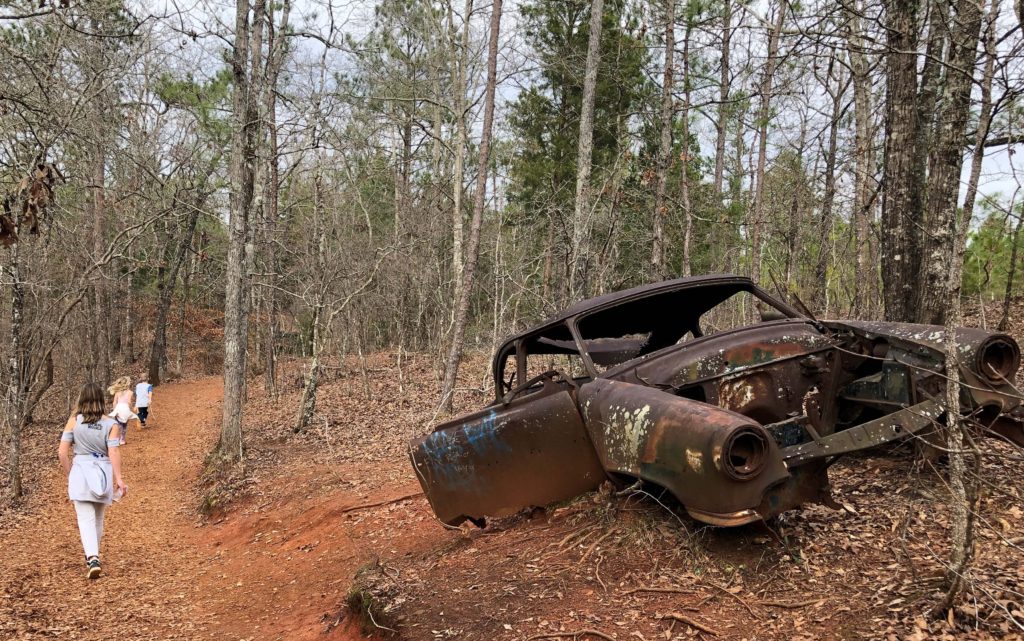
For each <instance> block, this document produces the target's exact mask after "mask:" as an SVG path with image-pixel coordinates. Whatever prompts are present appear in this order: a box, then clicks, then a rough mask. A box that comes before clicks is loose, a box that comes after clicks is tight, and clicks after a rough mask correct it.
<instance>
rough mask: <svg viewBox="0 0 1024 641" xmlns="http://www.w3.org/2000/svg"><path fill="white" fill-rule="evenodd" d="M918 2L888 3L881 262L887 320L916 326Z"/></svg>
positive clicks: (890, 1) (892, 1)
mask: <svg viewBox="0 0 1024 641" xmlns="http://www.w3.org/2000/svg"><path fill="white" fill-rule="evenodd" d="M919 5H920V0H886V33H887V36H886V44H887V46H888V49H889V51H888V53H887V54H886V61H887V65H888V70H887V73H886V119H885V122H886V125H885V169H884V178H883V180H884V184H885V191H884V192H883V194H882V229H884V230H885V233H883V234H882V235H881V239H882V243H881V251H882V256H881V261H882V265H881V267H882V283H883V298H884V302H885V317H886V319H887V320H890V321H901V322H906V321H911V320H913V316H914V314H913V304H912V301H913V293H914V284H915V276H916V274H915V273H914V259H913V256H911V253H912V252H913V251H914V243H913V236H912V235H913V234H914V221H913V220H911V219H910V212H913V211H914V210H915V208H916V207H917V202H916V199H917V198H918V197H919V193H918V191H917V182H916V178H915V175H914V145H915V142H916V141H917V129H918V110H917V41H918V37H917V14H918V9H919Z"/></svg>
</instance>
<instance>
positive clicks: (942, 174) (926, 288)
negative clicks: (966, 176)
mask: <svg viewBox="0 0 1024 641" xmlns="http://www.w3.org/2000/svg"><path fill="white" fill-rule="evenodd" d="M981 22H982V15H981V9H980V7H979V6H978V3H977V0H959V1H958V2H957V4H956V15H955V16H953V18H952V24H953V27H952V28H951V29H950V36H949V37H950V43H949V55H948V56H947V61H946V72H945V78H944V81H943V82H942V99H941V101H940V103H939V112H938V127H937V129H936V132H935V139H934V144H933V145H932V148H931V154H930V155H929V157H928V168H929V171H928V206H927V209H926V213H925V216H924V226H923V232H924V233H923V234H922V241H923V242H922V249H923V250H924V251H923V256H922V262H921V274H922V276H923V280H922V282H919V283H918V287H917V288H916V291H917V292H918V293H919V297H918V305H917V318H916V320H917V321H918V322H920V323H928V324H933V325H943V324H945V320H946V313H947V311H948V310H949V300H948V298H947V296H946V292H947V285H946V281H947V280H948V274H949V247H950V246H951V243H955V242H956V238H950V237H949V234H955V231H956V229H957V225H956V217H957V200H958V198H959V195H960V173H961V169H962V168H963V149H964V139H965V134H966V129H967V123H968V121H969V119H970V116H971V89H972V88H973V75H974V67H975V64H976V63H977V57H978V54H977V49H978V39H979V36H980V33H981Z"/></svg>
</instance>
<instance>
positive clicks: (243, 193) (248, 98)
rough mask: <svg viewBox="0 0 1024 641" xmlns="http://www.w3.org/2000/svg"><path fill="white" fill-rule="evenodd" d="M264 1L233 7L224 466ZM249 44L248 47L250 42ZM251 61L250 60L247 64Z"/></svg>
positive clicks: (232, 409)
mask: <svg viewBox="0 0 1024 641" xmlns="http://www.w3.org/2000/svg"><path fill="white" fill-rule="evenodd" d="M265 8H266V4H265V2H264V0H257V1H256V4H255V5H254V8H253V9H254V10H253V11H252V12H251V13H252V14H253V15H252V18H251V19H252V22H251V23H250V7H249V2H248V0H237V2H236V3H235V12H236V13H235V40H234V45H233V47H232V58H231V75H232V79H233V81H234V94H233V98H232V132H231V162H230V177H231V217H230V220H229V242H228V261H227V274H226V277H227V278H226V283H225V294H224V407H223V422H222V423H221V432H220V441H219V442H218V444H217V454H218V456H219V458H220V459H221V461H223V462H224V463H225V464H227V463H237V462H241V461H242V459H243V452H242V403H243V398H242V395H243V390H244V388H245V373H246V351H247V344H248V337H249V326H248V313H247V309H246V308H247V306H248V302H247V298H248V296H247V292H248V282H249V278H248V274H247V273H246V266H247V264H248V262H249V261H248V259H247V257H246V247H247V244H248V240H249V229H248V225H249V209H250V207H251V205H252V199H253V181H254V164H255V146H256V140H257V138H258V136H257V133H258V128H259V121H258V117H257V101H256V98H257V96H258V91H259V87H258V86H254V85H255V83H254V80H255V79H256V77H257V75H256V74H255V73H254V71H255V70H256V69H258V68H259V65H258V64H254V63H258V61H259V58H260V45H261V42H260V40H261V37H260V31H259V29H254V28H253V25H258V24H260V22H261V20H262V12H264V11H265ZM250 38H251V39H252V42H250ZM250 55H251V56H252V60H251V61H250Z"/></svg>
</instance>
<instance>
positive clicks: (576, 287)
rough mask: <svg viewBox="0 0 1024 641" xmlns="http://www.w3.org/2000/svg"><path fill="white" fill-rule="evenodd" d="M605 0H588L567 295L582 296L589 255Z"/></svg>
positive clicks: (575, 297)
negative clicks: (592, 178) (596, 97)
mask: <svg viewBox="0 0 1024 641" xmlns="http://www.w3.org/2000/svg"><path fill="white" fill-rule="evenodd" d="M603 16H604V0H591V3H590V34H589V35H588V39H587V62H586V67H585V68H584V73H583V100H582V104H581V105H580V138H579V147H578V148H577V154H576V207H575V210H574V212H573V217H572V247H571V249H570V264H569V297H570V298H571V299H572V300H574V301H575V300H579V299H581V298H585V297H586V294H587V263H588V261H589V259H590V207H591V204H590V170H591V164H592V158H591V156H592V154H593V150H594V98H595V96H596V93H597V69H598V66H599V65H600V64H601V27H602V24H601V21H602V18H603Z"/></svg>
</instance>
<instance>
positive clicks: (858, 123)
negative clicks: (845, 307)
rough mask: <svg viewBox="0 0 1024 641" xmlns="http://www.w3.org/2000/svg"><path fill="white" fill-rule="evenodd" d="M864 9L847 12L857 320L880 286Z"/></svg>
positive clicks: (869, 84) (854, 302)
mask: <svg viewBox="0 0 1024 641" xmlns="http://www.w3.org/2000/svg"><path fill="white" fill-rule="evenodd" d="M860 15H861V5H860V4H857V5H855V6H854V7H853V8H852V9H851V10H849V11H847V12H846V20H847V23H848V24H849V25H850V30H849V39H848V49H847V51H848V53H849V59H850V80H851V82H852V83H853V119H854V152H853V153H854V169H853V173H854V177H853V180H854V187H853V212H852V218H853V220H852V221H851V222H852V227H853V239H854V252H855V253H856V260H855V264H856V267H855V272H854V281H853V288H854V289H853V291H854V294H853V314H852V316H853V317H854V318H864V317H865V316H866V315H867V309H868V306H869V305H870V294H871V292H872V291H873V289H874V288H873V287H871V283H874V282H876V278H877V277H876V276H875V273H876V272H875V270H874V268H873V265H872V262H871V260H870V258H871V256H870V252H869V248H868V242H869V238H868V232H869V223H870V217H871V216H870V211H871V204H870V202H871V183H872V177H873V176H874V172H875V145H874V141H873V140H872V135H871V123H872V119H873V117H874V116H873V107H872V104H871V103H872V101H871V77H870V75H869V73H870V72H869V67H868V62H867V57H866V56H865V54H864V46H865V45H864V37H863V33H862V31H861V24H860Z"/></svg>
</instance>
